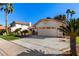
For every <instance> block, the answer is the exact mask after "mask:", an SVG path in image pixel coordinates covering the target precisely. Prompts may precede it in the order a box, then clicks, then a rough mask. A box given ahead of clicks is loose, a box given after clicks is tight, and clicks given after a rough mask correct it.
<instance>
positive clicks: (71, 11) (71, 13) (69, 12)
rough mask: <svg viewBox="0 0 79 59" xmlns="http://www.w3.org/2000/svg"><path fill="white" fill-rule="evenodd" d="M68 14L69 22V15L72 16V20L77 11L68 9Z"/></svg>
mask: <svg viewBox="0 0 79 59" xmlns="http://www.w3.org/2000/svg"><path fill="white" fill-rule="evenodd" d="M66 13H67V20H68V18H69V15H70V16H71V18H70V19H72V15H73V14H75V11H74V10H71V9H67V11H66Z"/></svg>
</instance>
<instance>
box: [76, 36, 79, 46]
mask: <svg viewBox="0 0 79 59" xmlns="http://www.w3.org/2000/svg"><path fill="white" fill-rule="evenodd" d="M76 43H77V45H78V46H79V37H77V38H76Z"/></svg>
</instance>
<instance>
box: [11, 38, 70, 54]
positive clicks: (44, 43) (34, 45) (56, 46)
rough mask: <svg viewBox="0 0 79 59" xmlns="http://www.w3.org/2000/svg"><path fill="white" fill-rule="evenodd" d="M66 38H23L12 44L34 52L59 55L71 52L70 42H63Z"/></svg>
mask: <svg viewBox="0 0 79 59" xmlns="http://www.w3.org/2000/svg"><path fill="white" fill-rule="evenodd" d="M62 39H64V38H52V37H48V38H47V37H46V38H30V37H29V38H22V39H19V40H14V41H12V42H14V43H16V44H19V45H22V46H24V47H28V48H30V49H32V50H37V51H43V52H44V53H45V54H53V55H59V54H62V53H64V52H66V51H68V50H70V45H69V40H67V41H65V42H64V41H62Z"/></svg>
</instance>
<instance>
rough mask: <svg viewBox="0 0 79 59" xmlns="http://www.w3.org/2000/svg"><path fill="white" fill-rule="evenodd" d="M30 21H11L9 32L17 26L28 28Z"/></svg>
mask: <svg viewBox="0 0 79 59" xmlns="http://www.w3.org/2000/svg"><path fill="white" fill-rule="evenodd" d="M31 26H32V25H31V22H18V21H13V22H12V23H11V24H10V30H11V32H13V31H15V30H16V29H18V28H21V30H26V29H27V30H28V28H29V27H31Z"/></svg>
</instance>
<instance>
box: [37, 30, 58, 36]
mask: <svg viewBox="0 0 79 59" xmlns="http://www.w3.org/2000/svg"><path fill="white" fill-rule="evenodd" d="M38 35H43V36H58V30H56V29H43V30H41V29H39V30H38Z"/></svg>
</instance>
